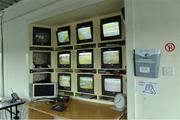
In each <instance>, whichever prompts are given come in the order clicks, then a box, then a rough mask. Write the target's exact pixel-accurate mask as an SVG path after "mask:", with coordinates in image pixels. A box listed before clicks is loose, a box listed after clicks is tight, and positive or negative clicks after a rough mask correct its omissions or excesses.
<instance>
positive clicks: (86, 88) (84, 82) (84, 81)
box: [77, 74, 94, 94]
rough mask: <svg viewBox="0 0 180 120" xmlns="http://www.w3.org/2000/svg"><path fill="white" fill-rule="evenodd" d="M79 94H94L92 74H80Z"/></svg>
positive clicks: (78, 77) (78, 78)
mask: <svg viewBox="0 0 180 120" xmlns="http://www.w3.org/2000/svg"><path fill="white" fill-rule="evenodd" d="M77 80H78V92H84V93H92V94H93V93H94V76H93V75H92V74H78V76H77Z"/></svg>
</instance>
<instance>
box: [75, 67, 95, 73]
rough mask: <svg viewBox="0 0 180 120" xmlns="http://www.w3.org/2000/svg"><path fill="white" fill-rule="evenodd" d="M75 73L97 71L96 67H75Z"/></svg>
mask: <svg viewBox="0 0 180 120" xmlns="http://www.w3.org/2000/svg"><path fill="white" fill-rule="evenodd" d="M75 73H96V69H91V68H79V69H75Z"/></svg>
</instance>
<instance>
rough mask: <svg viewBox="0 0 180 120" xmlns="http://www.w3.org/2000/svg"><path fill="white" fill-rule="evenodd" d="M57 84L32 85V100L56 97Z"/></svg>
mask: <svg viewBox="0 0 180 120" xmlns="http://www.w3.org/2000/svg"><path fill="white" fill-rule="evenodd" d="M57 91H58V88H57V83H33V95H32V98H33V99H46V98H56V97H57Z"/></svg>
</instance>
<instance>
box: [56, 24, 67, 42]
mask: <svg viewBox="0 0 180 120" xmlns="http://www.w3.org/2000/svg"><path fill="white" fill-rule="evenodd" d="M56 36H57V44H58V45H67V44H70V26H67V27H62V28H58V31H57V32H56Z"/></svg>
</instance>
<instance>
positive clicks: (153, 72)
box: [134, 49, 160, 78]
mask: <svg viewBox="0 0 180 120" xmlns="http://www.w3.org/2000/svg"><path fill="white" fill-rule="evenodd" d="M159 62H160V49H135V50H134V64H135V65H134V67H135V68H134V72H135V76H140V77H150V78H157V77H158V71H159Z"/></svg>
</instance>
